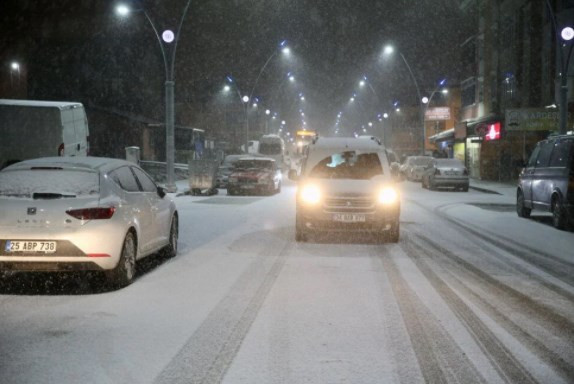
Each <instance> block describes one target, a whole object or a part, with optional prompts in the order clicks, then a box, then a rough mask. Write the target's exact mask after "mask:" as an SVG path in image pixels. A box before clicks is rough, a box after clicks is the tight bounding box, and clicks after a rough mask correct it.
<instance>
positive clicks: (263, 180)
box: [227, 157, 282, 195]
mask: <svg viewBox="0 0 574 384" xmlns="http://www.w3.org/2000/svg"><path fill="white" fill-rule="evenodd" d="M281 179H282V176H281V168H280V167H279V166H278V165H277V163H276V162H275V160H274V159H271V158H268V157H247V158H241V159H240V160H238V161H237V162H236V163H235V166H234V168H233V172H231V174H230V175H229V179H228V182H227V194H228V195H236V194H238V193H268V194H272V193H279V192H281Z"/></svg>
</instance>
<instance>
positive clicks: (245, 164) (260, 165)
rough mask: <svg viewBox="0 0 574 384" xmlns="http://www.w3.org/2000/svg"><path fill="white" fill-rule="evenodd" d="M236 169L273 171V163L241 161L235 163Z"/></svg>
mask: <svg viewBox="0 0 574 384" xmlns="http://www.w3.org/2000/svg"><path fill="white" fill-rule="evenodd" d="M234 168H235V169H237V170H250V169H273V163H272V162H271V161H264V160H240V161H238V162H236V163H235V165H234Z"/></svg>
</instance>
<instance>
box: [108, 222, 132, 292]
mask: <svg viewBox="0 0 574 384" xmlns="http://www.w3.org/2000/svg"><path fill="white" fill-rule="evenodd" d="M136 258H137V241H136V236H135V234H134V232H133V231H129V232H128V233H127V234H126V237H125V239H124V243H123V245H122V253H121V254H120V258H119V260H118V264H117V265H116V266H115V268H114V269H112V270H110V271H107V272H106V280H107V281H108V283H109V285H111V286H112V287H116V288H121V287H125V286H127V285H130V284H131V283H132V282H133V280H134V276H135V274H136Z"/></svg>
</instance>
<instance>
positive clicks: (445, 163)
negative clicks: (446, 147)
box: [435, 159, 464, 168]
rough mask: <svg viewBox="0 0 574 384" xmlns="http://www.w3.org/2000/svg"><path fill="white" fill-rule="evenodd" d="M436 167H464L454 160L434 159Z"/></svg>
mask: <svg viewBox="0 0 574 384" xmlns="http://www.w3.org/2000/svg"><path fill="white" fill-rule="evenodd" d="M435 161H436V165H437V167H439V168H440V167H452V168H463V167H464V165H463V164H462V163H461V162H460V161H459V160H456V159H442V160H441V159H435Z"/></svg>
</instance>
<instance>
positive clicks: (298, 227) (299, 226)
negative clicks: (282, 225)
mask: <svg viewBox="0 0 574 384" xmlns="http://www.w3.org/2000/svg"><path fill="white" fill-rule="evenodd" d="M295 241H296V242H306V241H307V234H306V233H305V225H304V224H303V223H302V221H301V219H300V218H299V215H296V216H295Z"/></svg>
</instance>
